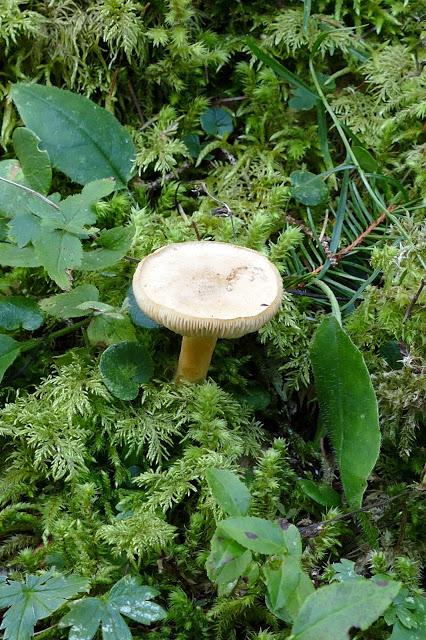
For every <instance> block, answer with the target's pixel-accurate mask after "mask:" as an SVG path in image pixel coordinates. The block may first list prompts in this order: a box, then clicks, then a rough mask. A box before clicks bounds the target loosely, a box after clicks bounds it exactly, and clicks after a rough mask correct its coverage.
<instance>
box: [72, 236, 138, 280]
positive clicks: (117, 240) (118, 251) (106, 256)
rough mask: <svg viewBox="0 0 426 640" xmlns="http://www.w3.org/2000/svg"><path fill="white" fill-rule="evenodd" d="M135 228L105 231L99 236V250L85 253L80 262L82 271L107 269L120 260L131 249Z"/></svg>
mask: <svg viewBox="0 0 426 640" xmlns="http://www.w3.org/2000/svg"><path fill="white" fill-rule="evenodd" d="M134 235H135V228H134V227H133V226H128V227H114V228H113V229H105V230H103V231H101V233H100V234H99V239H98V245H99V248H98V249H95V250H94V251H85V252H84V253H83V259H82V261H81V265H80V269H81V270H82V271H98V270H99V269H107V268H108V267H111V266H112V265H113V264H115V263H116V262H118V261H119V260H121V259H122V258H123V257H124V256H125V255H126V253H127V252H128V250H129V249H130V247H131V244H132V240H133V236H134Z"/></svg>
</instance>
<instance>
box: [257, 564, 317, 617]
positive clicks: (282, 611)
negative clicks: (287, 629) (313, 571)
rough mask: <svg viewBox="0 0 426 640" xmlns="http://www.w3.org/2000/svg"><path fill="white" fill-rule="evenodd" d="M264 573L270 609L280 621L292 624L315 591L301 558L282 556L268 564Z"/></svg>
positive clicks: (267, 603)
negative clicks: (303, 567)
mask: <svg viewBox="0 0 426 640" xmlns="http://www.w3.org/2000/svg"><path fill="white" fill-rule="evenodd" d="M263 571H264V575H265V580H266V588H267V597H266V605H267V607H268V609H269V610H270V611H271V612H272V613H273V614H274V615H276V616H277V617H278V618H280V620H284V621H285V622H287V623H289V624H290V623H292V622H293V621H294V620H295V618H296V617H297V615H298V613H299V610H300V607H301V606H302V604H303V603H304V601H305V600H306V598H307V597H308V596H310V595H311V593H313V592H314V590H315V589H314V586H313V584H312V582H311V580H310V578H309V576H308V575H306V573H305V572H304V571H303V569H302V566H301V564H300V557H299V558H298V557H296V556H282V557H280V558H278V559H276V560H273V561H272V562H269V563H268V564H266V565H265V566H264V568H263Z"/></svg>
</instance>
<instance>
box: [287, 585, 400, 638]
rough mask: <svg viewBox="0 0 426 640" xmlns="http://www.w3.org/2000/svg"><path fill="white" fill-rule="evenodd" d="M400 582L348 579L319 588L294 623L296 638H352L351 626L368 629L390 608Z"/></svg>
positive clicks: (305, 603)
mask: <svg viewBox="0 0 426 640" xmlns="http://www.w3.org/2000/svg"><path fill="white" fill-rule="evenodd" d="M400 586H401V585H400V584H399V583H397V582H392V581H390V580H389V581H385V580H384V581H382V583H381V584H380V585H378V584H375V583H374V582H372V581H370V580H363V579H360V580H348V581H347V582H342V583H339V584H337V583H336V584H331V585H328V586H326V587H321V588H320V589H317V590H316V591H315V593H313V594H312V595H311V596H309V597H308V598H307V599H306V600H305V602H304V603H303V605H302V607H301V609H300V611H299V614H298V616H297V619H296V621H295V623H294V626H293V629H292V632H293V635H292V636H291V637H292V639H293V640H349V630H350V629H351V628H352V627H357V628H359V629H363V630H364V629H368V627H369V626H370V625H371V624H372V623H373V622H374V621H375V620H377V618H378V617H379V616H381V615H382V613H383V612H384V611H385V610H386V609H387V608H388V607H389V605H390V604H391V602H392V599H393V598H394V597H395V596H396V594H397V593H398V591H399V589H400Z"/></svg>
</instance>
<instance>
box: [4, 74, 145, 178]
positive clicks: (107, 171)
mask: <svg viewBox="0 0 426 640" xmlns="http://www.w3.org/2000/svg"><path fill="white" fill-rule="evenodd" d="M11 95H12V99H13V101H14V102H15V104H16V106H17V108H18V111H19V114H20V116H21V118H22V120H23V121H24V123H25V125H26V126H27V127H29V128H30V129H31V130H32V131H34V133H35V134H36V135H37V136H38V137H39V138H40V139H41V141H42V144H43V147H44V148H45V149H46V150H47V152H48V154H49V157H50V160H51V162H52V164H53V165H54V166H55V167H56V168H57V169H59V170H60V171H63V173H65V174H66V175H67V176H68V177H69V178H71V180H74V181H75V182H78V183H79V184H87V183H88V182H91V181H92V180H99V179H101V178H110V177H113V178H115V179H116V180H117V186H118V187H125V185H126V184H127V182H128V181H129V179H130V178H131V176H132V171H133V160H134V158H135V156H136V151H135V147H134V145H133V142H132V140H131V137H130V135H129V134H128V133H127V131H126V130H125V129H124V127H122V125H121V124H120V123H119V122H118V120H117V119H116V118H114V116H113V115H112V114H111V113H109V112H108V111H106V110H105V109H103V108H102V107H99V106H98V105H96V104H95V103H94V102H92V101H91V100H89V99H88V98H85V97H83V96H80V95H78V94H75V93H72V92H71V91H67V90H65V89H58V88H56V87H46V86H42V85H38V84H25V83H21V84H15V85H14V86H13V87H12V91H11ZM76 159H78V161H76Z"/></svg>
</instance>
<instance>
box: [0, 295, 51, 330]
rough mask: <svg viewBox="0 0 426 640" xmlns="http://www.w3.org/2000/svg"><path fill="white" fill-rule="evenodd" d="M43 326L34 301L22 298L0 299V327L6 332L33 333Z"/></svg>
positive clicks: (41, 315) (41, 317) (40, 313)
mask: <svg viewBox="0 0 426 640" xmlns="http://www.w3.org/2000/svg"><path fill="white" fill-rule="evenodd" d="M42 324H43V314H42V312H41V310H40V307H39V306H38V304H37V302H36V301H35V300H32V299H31V298H26V297H24V296H8V297H7V298H0V327H1V328H2V329H6V330H7V331H15V330H16V329H21V328H22V329H26V330H27V331H35V330H36V329H38V328H39V327H40V326H41V325H42Z"/></svg>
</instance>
